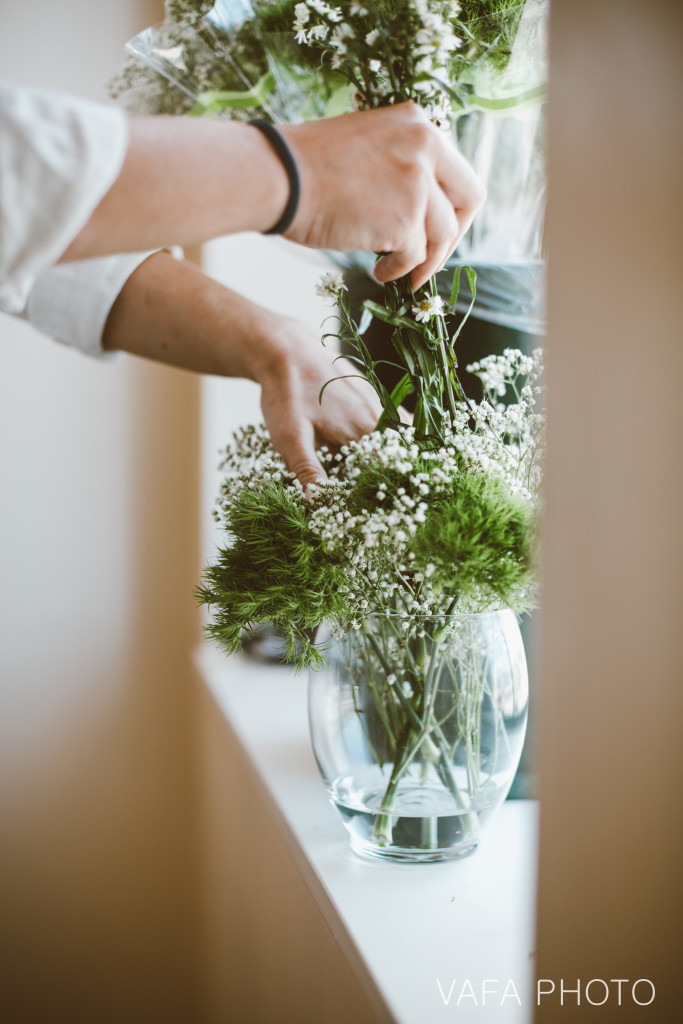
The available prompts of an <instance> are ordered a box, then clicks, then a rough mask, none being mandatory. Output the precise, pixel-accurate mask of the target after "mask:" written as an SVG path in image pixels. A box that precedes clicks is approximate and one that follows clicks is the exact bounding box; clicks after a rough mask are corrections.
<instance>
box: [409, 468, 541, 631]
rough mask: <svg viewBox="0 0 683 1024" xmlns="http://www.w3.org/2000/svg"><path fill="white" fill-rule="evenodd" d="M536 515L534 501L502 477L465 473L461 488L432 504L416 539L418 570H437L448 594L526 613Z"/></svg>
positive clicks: (439, 582)
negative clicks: (483, 599) (485, 599)
mask: <svg viewBox="0 0 683 1024" xmlns="http://www.w3.org/2000/svg"><path fill="white" fill-rule="evenodd" d="M535 535H536V531H535V513H534V510H533V506H532V504H531V502H530V501H529V500H528V499H527V498H524V497H522V496H521V495H518V494H515V493H514V492H513V491H512V490H511V489H510V486H509V485H508V484H507V483H506V482H505V481H504V480H501V479H499V478H497V477H491V476H481V475H478V474H468V473H463V474H462V476H461V477H460V478H459V480H458V483H457V486H456V487H455V488H454V489H453V490H452V491H450V492H449V493H447V494H444V495H442V496H441V497H435V498H433V499H432V500H431V501H430V508H429V516H428V517H427V519H426V522H424V523H422V524H421V525H420V526H419V527H418V530H417V532H416V534H415V537H414V538H413V541H412V544H411V548H412V550H413V551H414V553H415V559H416V560H415V567H416V568H420V569H422V570H424V569H425V568H426V567H427V566H428V565H431V566H432V567H433V576H432V579H433V581H434V583H436V584H437V585H440V586H442V587H443V588H444V590H446V591H449V592H450V593H452V594H458V595H460V596H461V598H463V599H465V601H466V600H467V598H468V597H480V595H481V594H482V593H484V594H490V595H491V596H492V597H493V598H495V599H497V600H498V601H499V602H500V604H501V605H503V606H508V607H511V608H512V609H513V610H514V611H518V612H519V611H523V610H524V609H525V607H528V605H529V598H528V596H526V597H525V594H527V595H528V591H529V588H530V587H532V586H533V583H534V579H535Z"/></svg>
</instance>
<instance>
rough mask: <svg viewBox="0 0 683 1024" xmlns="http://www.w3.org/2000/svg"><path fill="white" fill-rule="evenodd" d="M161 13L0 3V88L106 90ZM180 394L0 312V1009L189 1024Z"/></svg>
mask: <svg viewBox="0 0 683 1024" xmlns="http://www.w3.org/2000/svg"><path fill="white" fill-rule="evenodd" d="M160 13H161V12H160V4H157V3H143V2H135V0H125V2H113V0H108V2H106V3H91V2H88V0H62V2H60V3H58V4H55V3H50V2H48V0H37V2H34V3H30V4H18V3H15V4H9V3H6V2H3V4H2V11H1V13H0V74H2V76H3V77H4V78H6V79H11V80H14V81H19V82H25V83H34V84H39V85H42V86H49V87H56V88H60V89H65V90H70V91H73V92H78V93H80V94H82V95H85V96H89V97H92V98H103V97H104V95H105V94H104V88H103V87H104V83H105V82H106V80H107V78H108V77H109V76H110V75H111V74H112V73H113V72H114V71H115V69H116V68H117V66H118V64H119V61H120V59H121V52H122V45H123V43H124V42H125V40H126V39H127V38H128V37H129V36H131V35H132V34H133V33H134V32H136V31H138V30H139V29H140V28H142V27H144V26H145V25H147V24H150V23H152V22H154V21H157V20H159V17H160ZM197 425H198V384H197V382H196V381H194V380H190V379H189V377H186V375H184V374H182V373H181V372H179V371H177V372H176V371H170V370H165V369H161V368H158V367H153V366H151V365H147V364H144V363H142V362H141V361H135V360H134V359H132V358H125V359H123V360H121V361H120V362H116V363H103V364H98V363H96V362H94V361H90V360H88V359H86V358H85V357H83V356H81V355H80V354H78V353H74V352H72V351H69V350H68V349H66V348H63V347H61V346H58V345H56V344H54V343H53V342H51V341H48V340H46V339H44V338H41V337H39V336H38V335H37V334H36V333H35V332H34V331H33V330H32V329H31V328H30V327H28V326H27V325H25V324H23V323H19V322H17V321H14V320H12V319H10V318H9V317H4V316H2V317H0V474H1V475H0V503H1V513H0V514H1V526H0V566H1V570H0V689H1V697H0V699H1V701H2V706H1V708H0V732H1V736H0V780H1V782H0V786H1V810H2V826H1V828H2V863H1V865H0V885H1V886H2V893H1V894H0V905H1V906H2V925H1V930H2V944H3V950H2V953H1V954H0V964H2V967H1V968H0V970H1V971H2V973H3V974H5V975H6V980H4V981H3V986H2V987H3V998H2V1003H3V1010H2V1017H3V1020H4V1021H7V1022H8V1024H34V1022H36V1024H38V1022H40V1024H42V1022H43V1021H47V1020H59V1021H61V1020H68V1021H70V1022H80V1021H87V1022H88V1024H95V1022H97V1024H106V1022H109V1021H111V1022H114V1021H116V1022H117V1024H120V1022H121V1021H124V1020H125V1021H130V1022H136V1021H140V1022H142V1021H144V1022H145V1024H148V1022H155V1021H163V1022H164V1024H167V1022H172V1021H178V1022H180V1021H183V1022H187V1021H189V1020H191V1019H192V1013H191V1010H190V1006H191V998H192V985H193V967H194V964H193V960H192V957H193V955H194V952H193V939H194V934H193V917H192V914H193V904H192V882H193V877H192V865H193V860H192V848H191V844H192V836H193V822H192V817H191V814H192V810H191V808H192V804H191V763H190V756H191V739H192V709H191V704H190V698H189V689H190V688H189V683H188V679H189V668H188V665H189V659H188V652H189V650H190V648H191V646H192V644H193V643H194V641H195V639H196V636H197V624H196V613H195V608H194V601H193V597H192V588H193V585H194V583H195V582H196V580H197V565H198V551H197V547H196V535H197V517H196V512H195V505H196V495H197V472H198V468H197V445H198V433H197Z"/></svg>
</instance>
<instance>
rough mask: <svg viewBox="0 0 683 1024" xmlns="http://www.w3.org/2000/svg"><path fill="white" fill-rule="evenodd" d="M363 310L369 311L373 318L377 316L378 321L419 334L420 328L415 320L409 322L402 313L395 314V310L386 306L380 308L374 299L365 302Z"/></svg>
mask: <svg viewBox="0 0 683 1024" xmlns="http://www.w3.org/2000/svg"><path fill="white" fill-rule="evenodd" d="M363 309H367V310H369V311H370V312H371V313H372V315H373V316H376V317H377V319H378V320H383V321H384V323H385V324H393V325H394V326H395V327H405V328H407V329H408V330H410V331H416V330H417V331H418V332H419V327H418V326H417V324H416V323H415V321H414V320H409V319H408V317H405V316H401V315H400V313H394V312H393V310H391V309H387V308H386V306H380V304H379V303H378V302H373V301H372V299H366V300H365V302H364V303H363Z"/></svg>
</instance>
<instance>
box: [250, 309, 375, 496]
mask: <svg viewBox="0 0 683 1024" xmlns="http://www.w3.org/2000/svg"><path fill="white" fill-rule="evenodd" d="M272 342H273V344H272V345H271V349H272V348H273V347H276V348H277V350H278V353H279V358H277V359H272V360H270V361H269V363H268V364H267V369H265V370H264V371H263V372H261V373H260V374H259V382H260V384H261V408H262V410H263V416H264V419H265V422H266V426H267V427H268V431H269V433H270V437H271V440H272V442H273V445H274V447H275V448H276V449H277V450H278V451H279V452H280V454H281V455H282V457H283V459H284V460H285V463H286V465H287V467H288V469H290V470H291V471H292V472H293V473H295V474H296V476H297V477H298V479H299V481H300V482H301V484H302V485H303V487H304V488H306V487H307V486H308V485H309V484H312V483H316V481H318V480H320V479H321V478H323V477H324V476H325V471H324V469H323V467H322V466H321V464H320V462H319V460H318V457H317V455H316V450H317V449H319V448H321V447H322V446H323V445H327V446H328V447H329V448H330V449H331V450H332V451H336V450H338V449H339V448H341V446H342V445H343V444H347V443H348V442H349V441H354V440H357V439H358V438H360V437H362V436H363V434H369V433H370V432H371V431H372V430H373V429H374V428H375V426H376V424H377V420H378V419H379V417H380V414H381V412H382V408H381V406H380V403H379V400H378V399H377V396H376V395H375V392H374V391H373V389H372V388H371V386H370V385H369V384H368V382H367V381H366V380H363V379H362V378H360V377H358V375H357V373H358V371H357V370H356V368H355V367H354V366H353V364H352V363H350V362H348V361H347V360H345V359H338V360H337V361H336V362H334V361H333V356H332V355H330V354H329V353H328V352H327V351H326V350H325V349H324V348H323V347H322V346H321V344H320V342H319V341H318V339H317V338H316V336H315V335H314V334H313V333H312V332H311V331H310V330H309V329H308V328H307V327H306V326H305V325H304V324H300V323H297V322H296V321H292V320H280V321H279V323H278V327H277V331H276V333H275V336H274V337H273V339H272ZM333 377H343V379H340V380H335V381H334V383H332V384H330V385H329V386H328V387H326V388H325V391H324V392H323V396H322V402H320V401H319V395H320V390H321V388H322V387H323V386H324V385H325V384H326V382H327V381H329V380H331V379H332V378H333Z"/></svg>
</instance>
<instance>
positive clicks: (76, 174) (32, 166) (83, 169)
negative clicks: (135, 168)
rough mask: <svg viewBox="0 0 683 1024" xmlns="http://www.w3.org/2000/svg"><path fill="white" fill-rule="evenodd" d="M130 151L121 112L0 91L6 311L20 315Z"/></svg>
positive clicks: (1, 276)
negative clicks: (40, 277) (37, 281)
mask: <svg viewBox="0 0 683 1024" xmlns="http://www.w3.org/2000/svg"><path fill="white" fill-rule="evenodd" d="M127 144H128V125H127V120H126V117H125V115H124V113H123V112H122V111H120V110H117V109H116V108H115V107H107V106H103V105H100V104H96V103H90V102H88V101H86V100H81V99H77V98H75V97H71V96H65V95H62V94H59V93H54V92H48V91H42V90H38V89H26V88H18V87H15V86H11V85H8V84H6V83H0V309H2V310H4V311H5V312H8V313H15V314H16V313H21V311H22V310H23V309H24V307H25V305H26V302H27V298H28V295H29V292H30V290H31V288H32V287H33V285H34V283H35V282H36V279H37V278H38V276H39V275H40V274H41V273H42V272H43V271H45V270H47V269H48V268H49V267H51V266H53V264H55V263H56V262H57V260H58V259H59V257H60V256H61V255H62V253H63V252H64V250H65V249H66V248H67V247H68V245H69V244H70V243H71V242H72V241H73V239H74V238H75V237H76V235H77V234H78V233H79V231H80V230H81V229H82V228H83V226H84V225H85V224H86V222H87V221H88V219H89V217H90V215H91V214H92V212H93V210H94V209H95V207H96V206H97V205H98V203H99V201H100V200H101V199H102V198H103V196H104V195H105V194H106V192H108V190H109V188H110V187H111V185H112V184H113V183H114V181H115V180H116V178H117V177H118V174H119V171H120V169H121V166H122V164H123V160H124V157H125V153H126V148H127ZM60 269H61V268H60ZM67 276H68V275H67ZM114 297H115V296H114ZM112 301H113V299H112ZM110 304H111V303H110Z"/></svg>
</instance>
